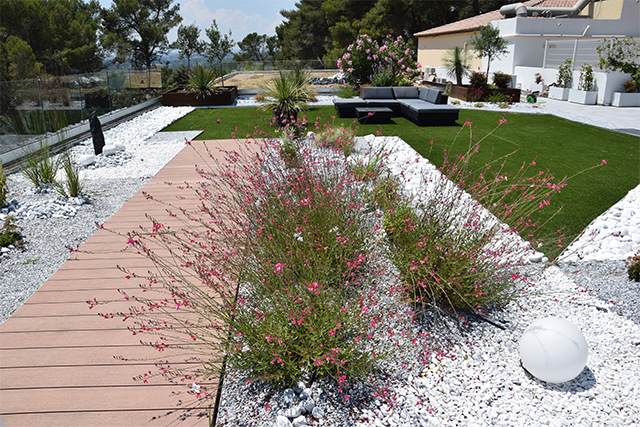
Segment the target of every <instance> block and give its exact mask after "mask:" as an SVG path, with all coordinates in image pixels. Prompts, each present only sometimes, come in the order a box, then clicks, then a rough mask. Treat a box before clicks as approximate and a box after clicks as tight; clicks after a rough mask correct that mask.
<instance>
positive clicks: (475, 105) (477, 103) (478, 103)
mask: <svg viewBox="0 0 640 427" xmlns="http://www.w3.org/2000/svg"><path fill="white" fill-rule="evenodd" d="M473 106H474V107H476V108H482V107H484V104H483V103H482V102H476V103H475V104H473Z"/></svg>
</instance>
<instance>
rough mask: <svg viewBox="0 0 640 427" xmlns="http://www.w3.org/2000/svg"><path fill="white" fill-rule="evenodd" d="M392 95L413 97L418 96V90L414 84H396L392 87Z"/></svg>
mask: <svg viewBox="0 0 640 427" xmlns="http://www.w3.org/2000/svg"><path fill="white" fill-rule="evenodd" d="M392 89H393V95H394V96H395V97H396V99H413V98H416V99H417V98H418V97H419V93H420V91H419V90H418V88H417V87H414V86H398V87H393V88H392Z"/></svg>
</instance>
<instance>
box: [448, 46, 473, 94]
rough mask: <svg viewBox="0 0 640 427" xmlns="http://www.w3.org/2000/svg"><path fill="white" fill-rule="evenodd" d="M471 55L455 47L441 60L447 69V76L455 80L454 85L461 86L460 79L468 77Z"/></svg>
mask: <svg viewBox="0 0 640 427" xmlns="http://www.w3.org/2000/svg"><path fill="white" fill-rule="evenodd" d="M470 60H471V54H470V53H469V52H467V51H466V50H464V49H463V48H461V47H460V46H455V47H453V48H451V49H449V50H447V51H446V52H445V54H444V57H443V58H442V61H443V63H444V66H445V67H446V68H447V76H449V77H455V78H456V85H458V86H462V79H463V78H464V77H467V76H469V66H468V64H469V61H470Z"/></svg>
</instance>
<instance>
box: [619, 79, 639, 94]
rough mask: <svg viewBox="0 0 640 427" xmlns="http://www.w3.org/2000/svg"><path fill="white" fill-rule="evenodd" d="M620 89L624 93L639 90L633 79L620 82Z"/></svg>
mask: <svg viewBox="0 0 640 427" xmlns="http://www.w3.org/2000/svg"><path fill="white" fill-rule="evenodd" d="M622 89H623V90H624V92H625V93H635V92H638V91H639V90H640V87H638V83H636V81H635V80H627V81H625V82H624V83H623V84H622Z"/></svg>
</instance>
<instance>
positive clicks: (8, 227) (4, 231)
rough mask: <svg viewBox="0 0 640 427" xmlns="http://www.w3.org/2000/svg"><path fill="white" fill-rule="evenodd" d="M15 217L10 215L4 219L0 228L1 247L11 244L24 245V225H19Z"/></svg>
mask: <svg viewBox="0 0 640 427" xmlns="http://www.w3.org/2000/svg"><path fill="white" fill-rule="evenodd" d="M15 220H16V218H15V217H13V216H11V215H8V216H6V217H5V219H4V224H2V228H0V247H7V246H9V245H14V246H22V245H23V244H24V242H23V241H22V234H21V233H20V232H21V231H22V227H18V226H17V225H16V224H15V223H14V221H15Z"/></svg>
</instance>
